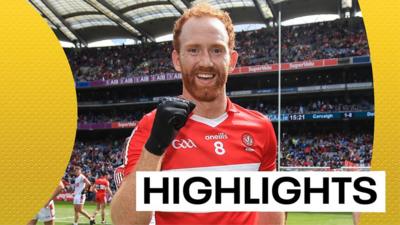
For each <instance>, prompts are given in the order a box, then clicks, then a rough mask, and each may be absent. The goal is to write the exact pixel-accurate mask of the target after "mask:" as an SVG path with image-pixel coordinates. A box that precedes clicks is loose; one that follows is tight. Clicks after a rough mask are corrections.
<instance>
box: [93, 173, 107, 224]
mask: <svg viewBox="0 0 400 225" xmlns="http://www.w3.org/2000/svg"><path fill="white" fill-rule="evenodd" d="M100 173H101V176H100V177H99V178H97V179H96V181H95V182H94V185H93V191H94V192H95V193H96V211H95V212H94V213H93V218H96V215H97V213H98V212H99V210H101V223H102V224H105V208H106V204H107V197H111V196H112V191H111V189H110V183H109V182H108V174H107V173H106V172H104V171H101V172H100ZM107 194H108V196H107Z"/></svg>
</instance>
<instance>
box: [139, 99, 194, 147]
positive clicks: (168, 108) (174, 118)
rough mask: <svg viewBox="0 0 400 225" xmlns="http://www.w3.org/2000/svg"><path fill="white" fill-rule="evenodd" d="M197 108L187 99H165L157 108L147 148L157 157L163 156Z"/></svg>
mask: <svg viewBox="0 0 400 225" xmlns="http://www.w3.org/2000/svg"><path fill="white" fill-rule="evenodd" d="M195 106H196V105H195V104H194V103H193V102H191V101H188V100H185V99H181V98H176V97H168V98H163V99H162V100H161V103H160V104H159V105H158V106H157V112H156V116H155V118H154V122H153V128H152V129H151V134H150V137H149V139H148V140H147V142H146V144H145V148H146V149H147V150H148V151H149V152H151V153H153V154H155V155H162V154H163V153H164V151H165V149H166V148H167V147H168V145H170V144H171V142H172V140H173V139H174V138H175V136H176V134H177V133H178V130H179V129H181V128H182V127H183V126H185V123H186V121H187V119H188V116H189V114H190V113H191V112H192V111H193V109H194V107H195Z"/></svg>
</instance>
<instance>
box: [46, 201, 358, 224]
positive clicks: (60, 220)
mask: <svg viewBox="0 0 400 225" xmlns="http://www.w3.org/2000/svg"><path fill="white" fill-rule="evenodd" d="M85 209H86V211H87V212H88V213H89V214H92V213H93V212H94V210H95V209H96V205H95V204H94V203H90V202H87V203H86V204H85ZM73 220H74V208H73V205H72V204H71V203H67V202H56V225H67V224H68V225H71V224H72V222H73ZM100 221H101V217H100V213H99V214H97V216H96V222H97V224H100ZM38 224H40V223H38ZM79 224H89V220H87V219H86V218H84V217H83V216H82V215H81V216H80V218H79ZM106 224H111V218H110V207H109V206H107V207H106ZM287 225H353V220H352V216H351V213H289V216H288V220H287Z"/></svg>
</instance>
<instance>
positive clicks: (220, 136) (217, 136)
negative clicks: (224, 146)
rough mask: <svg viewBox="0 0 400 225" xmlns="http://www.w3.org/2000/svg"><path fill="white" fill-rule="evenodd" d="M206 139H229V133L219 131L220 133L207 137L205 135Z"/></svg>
mask: <svg viewBox="0 0 400 225" xmlns="http://www.w3.org/2000/svg"><path fill="white" fill-rule="evenodd" d="M204 139H205V140H206V141H209V140H226V139H228V135H226V134H225V133H222V132H221V133H218V134H215V135H206V136H205V137H204Z"/></svg>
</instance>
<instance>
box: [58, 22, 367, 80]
mask: <svg viewBox="0 0 400 225" xmlns="http://www.w3.org/2000/svg"><path fill="white" fill-rule="evenodd" d="M277 33H278V32H277V28H265V29H260V30H255V31H246V32H240V33H238V34H237V37H236V40H237V42H236V50H237V51H238V53H239V55H240V58H239V62H238V65H237V66H238V67H240V66H252V65H265V64H275V63H277V62H278V50H277V43H278V41H277V39H278V37H277ZM282 35H283V36H284V37H286V38H285V39H284V41H283V44H282V59H283V62H299V61H307V60H316V59H329V58H345V57H350V56H363V55H369V49H368V43H367V38H366V34H365V28H364V25H363V22H362V19H361V18H357V17H356V18H351V19H338V20H335V21H329V22H321V23H318V24H311V25H310V24H308V25H301V26H290V27H284V28H283V31H282ZM65 52H66V54H67V56H68V59H69V63H70V65H71V69H72V71H73V74H74V78H75V80H76V81H80V82H83V81H96V80H110V79H119V78H123V77H133V76H142V75H153V74H165V73H175V70H174V69H173V67H172V64H171V59H170V55H171V53H172V44H171V42H164V43H146V44H142V45H132V46H119V47H106V48H84V49H65Z"/></svg>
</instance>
